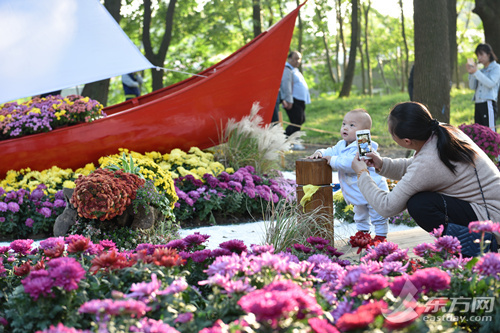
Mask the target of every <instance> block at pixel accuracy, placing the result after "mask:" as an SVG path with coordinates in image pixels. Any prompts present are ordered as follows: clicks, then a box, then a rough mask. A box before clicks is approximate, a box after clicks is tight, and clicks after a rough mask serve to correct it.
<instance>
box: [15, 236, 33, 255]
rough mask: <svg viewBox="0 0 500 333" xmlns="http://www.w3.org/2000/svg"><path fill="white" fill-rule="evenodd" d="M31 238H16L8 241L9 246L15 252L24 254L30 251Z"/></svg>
mask: <svg viewBox="0 0 500 333" xmlns="http://www.w3.org/2000/svg"><path fill="white" fill-rule="evenodd" d="M31 244H33V240H32V239H16V240H15V241H12V242H11V243H10V248H11V249H12V250H13V251H14V252H15V253H19V254H22V255H26V254H28V253H30V251H31Z"/></svg>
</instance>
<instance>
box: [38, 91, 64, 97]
mask: <svg viewBox="0 0 500 333" xmlns="http://www.w3.org/2000/svg"><path fill="white" fill-rule="evenodd" d="M61 92H62V90H54V91H51V92H47V93H43V94H41V95H40V98H43V97H47V96H57V95H61Z"/></svg>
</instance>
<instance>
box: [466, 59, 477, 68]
mask: <svg viewBox="0 0 500 333" xmlns="http://www.w3.org/2000/svg"><path fill="white" fill-rule="evenodd" d="M475 64H476V62H475V61H474V59H473V58H467V65H470V66H474V65H475Z"/></svg>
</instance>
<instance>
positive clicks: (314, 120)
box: [304, 89, 474, 148]
mask: <svg viewBox="0 0 500 333" xmlns="http://www.w3.org/2000/svg"><path fill="white" fill-rule="evenodd" d="M472 94H473V93H472V92H471V91H469V90H459V89H452V91H451V105H450V124H452V125H454V126H459V125H460V124H463V123H470V122H471V121H472V122H473V119H474V103H472V101H471V99H472ZM406 101H408V94H406V93H394V94H390V95H382V96H371V97H369V96H352V97H349V98H346V99H340V98H336V97H335V96H332V95H322V96H321V98H318V99H316V100H313V102H312V103H311V104H310V105H308V106H307V111H306V114H307V121H306V123H305V124H304V126H306V127H309V128H314V129H319V130H322V131H327V132H328V133H321V132H315V131H312V130H309V129H307V128H305V129H304V131H305V132H306V137H305V139H304V140H305V141H306V142H309V143H317V144H326V145H333V144H335V143H336V142H337V141H338V140H340V139H341V137H340V125H341V124H342V119H343V118H344V115H345V113H347V112H348V111H350V110H353V109H356V108H364V109H365V110H367V111H368V113H369V114H370V116H371V117H372V121H373V125H372V134H373V135H372V138H373V140H374V141H376V142H377V143H378V144H379V145H380V146H381V147H386V148H387V147H397V144H396V143H395V142H394V141H393V140H392V138H391V136H390V135H389V133H388V132H387V116H388V115H389V112H390V111H391V108H392V107H393V106H394V105H395V104H397V103H400V102H406Z"/></svg>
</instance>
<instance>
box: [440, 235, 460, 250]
mask: <svg viewBox="0 0 500 333" xmlns="http://www.w3.org/2000/svg"><path fill="white" fill-rule="evenodd" d="M434 248H435V249H436V250H437V251H446V252H448V253H457V252H460V249H461V248H462V245H460V241H459V240H458V239H457V238H456V237H453V236H442V237H439V238H436V239H435V240H434Z"/></svg>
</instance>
